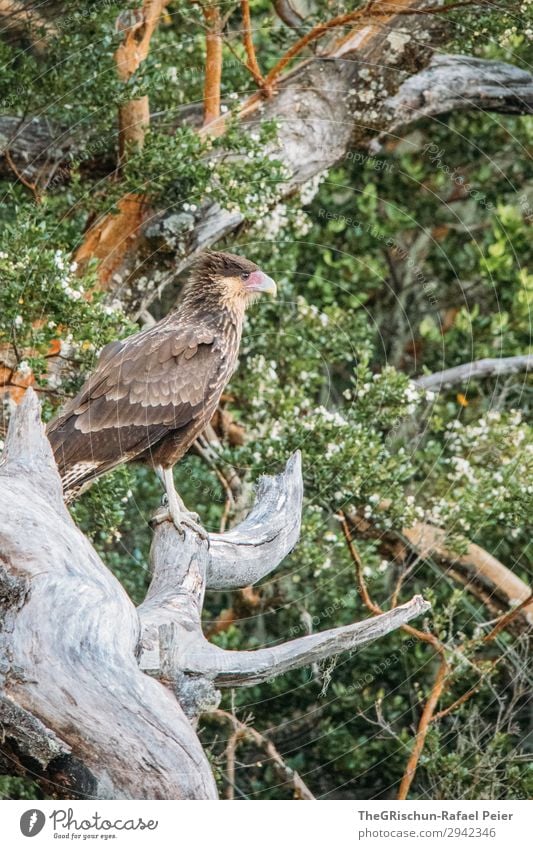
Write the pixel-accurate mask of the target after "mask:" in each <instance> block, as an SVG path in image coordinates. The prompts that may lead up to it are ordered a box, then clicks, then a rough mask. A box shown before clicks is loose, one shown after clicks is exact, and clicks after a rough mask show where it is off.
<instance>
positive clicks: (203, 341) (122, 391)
mask: <svg viewBox="0 0 533 849" xmlns="http://www.w3.org/2000/svg"><path fill="white" fill-rule="evenodd" d="M262 292H265V293H269V294H272V295H275V293H276V284H275V283H274V281H273V280H272V278H271V277H269V276H268V275H267V274H265V273H264V272H263V271H261V270H260V269H259V268H258V266H257V265H255V264H254V263H253V262H250V261H249V260H247V259H244V258H243V257H240V256H236V255H234V254H229V253H221V252H215V251H213V252H209V253H206V254H203V255H202V256H201V257H200V259H199V260H198V261H197V262H196V265H195V266H194V268H193V270H192V273H191V275H190V278H189V280H188V281H187V283H186V285H185V287H184V290H183V295H182V297H181V299H180V302H179V304H178V307H177V308H176V310H174V311H173V312H171V313H170V314H169V315H167V316H166V318H164V319H163V320H162V321H160V322H158V323H157V324H155V325H153V326H152V327H150V328H148V329H146V330H142V331H141V332H139V333H136V334H134V335H133V336H129V337H128V338H126V339H123V340H122V341H117V342H111V343H110V344H109V345H106V347H105V348H103V350H102V352H101V354H100V358H99V360H98V363H97V365H96V368H95V370H94V372H93V373H92V374H91V375H90V377H89V378H88V380H87V381H86V382H85V384H84V385H83V387H82V388H81V390H80V392H79V393H78V395H76V397H75V398H73V399H72V400H71V401H70V402H69V403H68V404H67V406H66V408H65V409H64V411H63V412H62V413H61V415H60V416H59V417H58V418H56V419H55V420H54V421H52V422H51V423H50V424H49V426H48V438H49V440H50V443H51V445H52V449H53V451H54V455H55V459H56V462H57V466H58V469H59V474H60V476H61V480H62V483H63V492H64V496H65V501H67V502H69V501H71V500H72V499H73V498H74V497H76V496H77V495H79V494H80V493H81V492H82V491H83V490H84V489H86V488H87V487H88V486H89V485H90V484H91V483H92V481H94V479H95V478H97V477H99V476H100V475H102V474H103V473H104V472H107V471H109V470H110V469H114V468H115V467H116V466H118V465H120V464H121V463H127V462H130V461H135V462H138V463H145V464H148V465H150V466H152V467H153V468H154V469H155V470H156V472H157V473H158V475H159V477H160V478H161V480H162V482H163V485H164V487H165V491H166V495H167V502H168V509H169V513H170V516H171V518H172V520H173V522H174V524H175V525H176V527H177V528H178V529H179V530H182V529H183V525H184V524H186V525H189V527H193V528H194V529H195V530H197V531H200V530H201V529H200V528H199V526H198V525H197V522H196V521H195V520H196V519H197V516H196V514H194V513H190V512H189V511H188V510H187V509H186V508H185V505H184V504H183V501H182V500H181V498H180V497H179V495H178V493H177V492H176V490H175V487H174V478H173V474H172V469H173V466H174V464H175V463H176V462H177V461H178V460H179V459H181V457H183V455H184V454H185V453H186V452H187V450H188V449H189V448H190V446H191V445H192V443H193V442H194V440H195V439H196V438H197V437H198V436H199V435H200V434H201V433H202V431H203V430H204V428H205V426H206V425H207V424H208V423H209V421H210V419H211V417H212V415H213V414H214V412H215V409H216V407H217V404H218V402H219V400H220V396H221V394H222V391H223V389H224V387H225V386H226V384H227V382H228V380H229V378H230V377H231V375H232V373H233V371H234V370H235V368H236V365H237V357H238V352H239V344H240V339H241V332H242V326H243V320H244V312H245V309H246V307H247V306H248V305H249V304H250V303H252V302H253V301H254V300H255V299H256V298H257V297H259V295H260V294H261V293H262Z"/></svg>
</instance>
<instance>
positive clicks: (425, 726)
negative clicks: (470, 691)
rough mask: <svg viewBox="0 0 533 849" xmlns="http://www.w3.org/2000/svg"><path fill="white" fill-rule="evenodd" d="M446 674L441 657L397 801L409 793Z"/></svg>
mask: <svg viewBox="0 0 533 849" xmlns="http://www.w3.org/2000/svg"><path fill="white" fill-rule="evenodd" d="M447 674H448V663H447V661H446V658H445V657H444V656H442V657H441V661H440V664H439V668H438V671H437V675H436V677H435V682H434V684H433V687H432V688H431V693H430V694H429V698H428V700H427V701H426V704H425V705H424V710H423V711H422V716H421V717H420V722H419V723H418V728H417V730H416V737H415V742H414V745H413V748H412V751H411V754H410V755H409V760H408V761H407V766H406V767H405V772H404V774H403V777H402V780H401V782H400V789H399V790H398V796H397V797H396V798H397V799H398V800H403V799H407V794H408V793H409V788H410V787H411V784H412V782H413V778H414V777H415V773H416V770H417V767H418V762H419V760H420V755H421V754H422V751H423V749H424V745H425V742H426V737H427V733H428V731H429V726H430V723H431V720H432V719H433V715H434V713H435V709H436V707H437V703H438V701H439V699H440V697H441V695H442V691H443V689H444V685H445V683H446V676H447Z"/></svg>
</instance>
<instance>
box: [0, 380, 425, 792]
mask: <svg viewBox="0 0 533 849" xmlns="http://www.w3.org/2000/svg"><path fill="white" fill-rule="evenodd" d="M39 413H40V410H39V403H38V401H37V397H36V395H35V393H34V392H33V390H31V389H29V390H28V391H27V393H26V395H25V398H24V400H23V401H22V403H21V404H20V405H19V407H18V408H17V409H16V412H15V414H14V415H13V417H12V420H11V422H10V428H9V432H8V436H7V439H6V447H5V450H4V453H3V455H2V458H1V461H0V503H1V504H2V510H1V511H0V545H1V548H0V551H1V555H0V622H1V626H2V627H1V630H0V722H1V723H2V740H1V742H0V752H1V760H2V761H3V762H4V763H7V764H9V770H10V772H12V773H15V774H21V775H24V774H28V775H31V776H32V777H33V778H35V779H36V780H38V781H39V782H40V783H41V785H42V786H43V788H44V789H45V792H47V793H48V794H53V795H55V796H57V795H58V794H59V795H61V796H62V797H63V798H65V797H66V798H71V797H72V798H80V797H82V798H85V797H90V798H113V799H114V798H151V799H184V798H194V799H203V798H215V797H216V789H215V784H214V780H213V777H212V774H211V770H210V768H209V764H208V761H207V758H206V756H205V754H204V752H203V750H202V747H201V745H200V742H199V740H198V738H197V736H196V733H195V731H194V724H195V721H196V719H197V717H198V716H199V714H200V713H202V712H203V711H206V710H209V709H212V708H213V707H216V706H217V705H218V701H219V697H220V694H219V692H218V689H217V688H218V687H228V686H232V687H233V686H249V685H251V684H253V683H257V682H260V681H265V680H267V679H269V678H271V677H273V676H275V675H280V674H283V673H284V672H286V671H288V670H290V669H295V668H298V667H300V666H303V665H307V664H310V663H313V662H314V661H315V660H317V659H319V658H323V657H331V656H333V655H336V654H338V653H339V652H341V651H345V650H349V649H353V648H355V647H359V646H362V645H364V644H365V643H366V642H368V641H370V640H374V639H377V638H378V637H380V636H381V635H382V634H386V633H389V632H390V631H391V630H393V629H394V628H397V627H399V626H400V625H402V624H404V623H405V622H408V621H409V620H410V619H412V618H414V617H416V616H418V615H419V614H420V613H422V612H423V611H424V610H426V609H427V608H428V607H429V605H428V604H427V603H426V602H424V601H423V599H421V598H420V597H418V596H416V597H415V598H413V599H412V600H411V602H409V603H408V604H406V605H403V606H402V607H399V608H397V609H396V610H394V611H390V612H389V613H385V614H383V615H382V616H377V617H373V618H370V619H368V620H366V621H364V622H359V623H355V624H353V625H348V626H344V627H340V628H334V629H331V630H330V631H326V632H324V633H322V634H320V633H319V634H313V635H310V636H308V637H303V638H301V639H296V640H292V641H289V642H287V643H283V644H281V645H279V646H275V647H273V648H265V649H258V650H256V651H249V652H247V651H243V652H234V651H224V650H222V649H220V648H218V647H216V646H213V645H211V644H210V643H209V642H208V641H207V640H206V638H205V637H204V634H203V631H202V624H201V615H202V606H203V600H204V594H205V591H206V589H209V588H217V589H218V588H225V589H227V588H228V587H237V586H241V585H242V584H243V583H249V582H254V581H257V580H259V579H261V578H262V577H264V576H265V575H266V574H268V573H269V572H271V571H272V570H274V569H275V568H276V567H277V566H278V565H279V563H280V562H281V561H282V560H283V558H284V557H285V556H286V555H287V554H288V552H289V551H290V550H291V548H292V547H293V546H294V545H295V543H296V541H297V538H298V535H299V531H300V511H301V503H302V477H301V468H300V458H299V455H298V454H296V455H294V456H293V457H292V458H291V460H290V461H289V463H288V464H287V467H286V469H285V471H284V472H283V473H282V474H280V475H278V476H277V477H275V478H264V479H263V480H262V481H261V483H260V485H259V487H258V489H257V496H256V504H255V506H254V508H253V509H252V511H251V513H250V515H249V516H248V518H247V519H245V520H244V521H243V522H242V523H241V524H240V525H238V526H237V527H236V528H235V529H234V530H233V531H232V532H231V533H228V534H222V535H221V534H213V535H211V536H210V537H208V539H207V540H206V539H203V538H201V537H200V536H197V535H196V534H193V533H192V532H191V531H187V532H186V534H185V536H181V535H180V533H178V532H177V531H176V529H175V527H174V525H173V524H172V523H171V522H170V521H169V520H168V516H167V514H166V512H165V511H162V512H159V513H158V514H157V515H156V517H155V518H154V524H155V531H154V538H153V545H152V553H151V570H152V582H151V585H150V588H149V590H148V593H147V595H146V598H145V600H144V602H143V603H142V604H141V605H140V606H139V608H138V609H135V607H134V606H133V604H132V602H131V600H130V599H129V598H128V596H127V594H126V593H125V591H124V589H123V587H122V586H121V584H120V583H119V582H118V581H117V580H116V578H115V577H114V576H113V575H112V573H111V572H110V571H109V570H108V569H107V568H106V566H105V565H104V563H103V562H102V561H101V560H100V558H99V557H98V555H97V554H96V552H95V550H94V549H93V548H92V546H91V544H90V543H89V541H88V540H87V539H86V538H85V537H84V536H83V535H82V534H81V532H80V531H79V530H78V528H77V527H76V526H75V524H74V523H73V521H72V519H71V518H70V515H69V513H68V511H67V509H66V507H65V506H64V503H63V499H62V491H61V482H60V479H59V475H58V473H57V469H56V466H55V462H54V458H53V454H52V451H51V448H50V445H49V443H48V441H47V439H46V437H45V434H44V429H43V427H42V425H41V423H40V418H39ZM241 565H242V568H241Z"/></svg>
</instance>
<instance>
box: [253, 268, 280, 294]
mask: <svg viewBox="0 0 533 849" xmlns="http://www.w3.org/2000/svg"><path fill="white" fill-rule="evenodd" d="M246 291H247V292H261V293H264V294H266V295H272V297H273V298H275V297H276V294H277V291H278V290H277V287H276V284H275V282H274V280H272V277H269V276H268V274H265V273H264V272H263V271H252V273H251V274H250V276H249V278H248V280H247V281H246Z"/></svg>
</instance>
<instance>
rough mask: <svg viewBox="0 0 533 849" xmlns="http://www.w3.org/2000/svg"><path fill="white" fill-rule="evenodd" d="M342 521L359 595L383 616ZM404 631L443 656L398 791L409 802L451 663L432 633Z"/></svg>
mask: <svg viewBox="0 0 533 849" xmlns="http://www.w3.org/2000/svg"><path fill="white" fill-rule="evenodd" d="M339 519H340V523H341V527H342V530H343V533H344V536H345V539H346V543H347V545H348V549H349V551H350V555H351V557H352V560H353V562H354V564H355V571H356V577H357V587H358V590H359V595H360V596H361V599H362V601H363V604H364V605H365V606H366V607H367V608H368V610H370V611H371V612H372V613H374V614H379V613H382V612H383V611H382V609H381V607H379V605H377V604H376V603H375V602H374V601H373V600H372V599H371V597H370V594H369V592H368V589H367V586H366V582H365V578H364V575H363V564H362V561H361V557H360V555H359V552H358V551H357V548H356V546H355V543H354V542H353V540H352V535H351V532H350V527H349V525H348V520H347V517H346V515H345V513H342V512H341V513H340V514H339ZM401 627H402V630H403V631H405V632H406V633H407V634H410V635H411V636H412V637H416V639H418V640H421V641H422V642H424V643H429V644H430V645H431V646H432V647H433V648H434V649H435V651H436V652H437V654H438V655H439V656H440V663H439V668H438V671H437V675H436V677H435V681H434V683H433V687H432V688H431V692H430V694H429V697H428V699H427V701H426V703H425V705H424V709H423V711H422V715H421V717H420V721H419V723H418V728H417V731H416V737H415V741H414V744H413V748H412V751H411V754H410V756H409V760H408V762H407V766H406V767H405V772H404V774H403V777H402V780H401V783H400V788H399V791H398V797H397V798H398V799H406V798H407V794H408V793H409V788H410V786H411V783H412V781H413V778H414V777H415V773H416V770H417V766H418V762H419V760H420V755H421V754H422V751H423V749H424V745H425V742H426V737H427V733H428V730H429V726H430V723H431V721H432V719H433V716H434V713H435V710H436V707H437V704H438V701H439V699H440V697H441V695H442V691H443V689H444V686H445V683H446V678H447V675H448V668H449V667H448V662H447V660H446V655H445V650H444V646H443V644H442V643H441V642H440V640H439V639H438V638H437V637H436V636H435V635H434V634H429V633H427V632H426V631H420V630H419V629H418V628H413V626H412V625H402V626H401Z"/></svg>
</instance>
